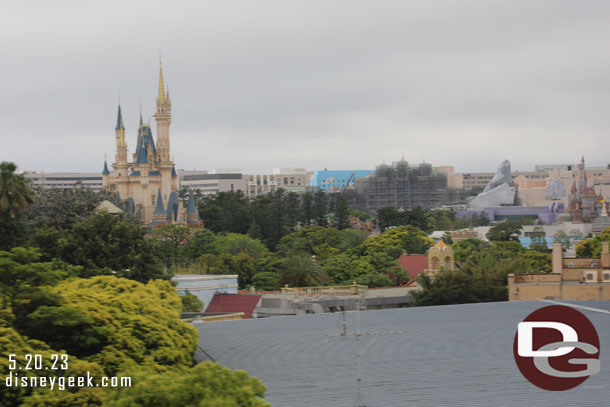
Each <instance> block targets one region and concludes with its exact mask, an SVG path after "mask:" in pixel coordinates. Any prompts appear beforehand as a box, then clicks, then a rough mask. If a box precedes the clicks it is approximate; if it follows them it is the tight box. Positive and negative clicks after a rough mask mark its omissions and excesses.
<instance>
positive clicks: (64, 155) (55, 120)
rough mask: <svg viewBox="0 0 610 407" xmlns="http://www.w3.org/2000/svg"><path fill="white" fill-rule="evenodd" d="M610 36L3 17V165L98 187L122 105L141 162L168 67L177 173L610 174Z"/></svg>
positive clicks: (266, 19)
mask: <svg viewBox="0 0 610 407" xmlns="http://www.w3.org/2000/svg"><path fill="white" fill-rule="evenodd" d="M609 22H610V2H609V1H607V0H588V1H579V0H574V1H563V0H548V1H542V0H523V1H522V0H507V1H493V0H480V1H469V0H455V1H449V0H438V1H436V0H419V1H408V0H397V1H384V0H375V1H373V0H370V1H356V0H345V1H339V0H302V1H289V0H256V1H252V0H244V1H234V0H231V1H227V0H218V1H216V0H214V1H176V0H172V1H167V0H166V1H163V2H153V1H96V2H93V1H57V0H55V1H42V0H40V1H28V0H22V1H9V0H0V50H1V51H0V52H1V53H2V58H1V60H0V74H1V75H0V80H1V81H2V83H1V84H0V119H1V123H2V130H1V131H0V141H1V143H2V145H1V147H0V151H1V154H0V160H10V161H14V162H16V163H17V164H18V165H19V167H20V168H21V169H29V170H43V171H101V169H102V166H103V161H104V153H107V154H108V161H109V163H111V162H112V161H113V160H114V151H115V144H114V143H115V139H114V125H115V120H116V109H117V94H118V93H119V91H120V97H121V105H122V109H123V112H124V123H125V127H126V132H127V143H128V147H129V149H130V151H129V153H130V154H131V153H132V152H133V148H134V145H135V140H136V133H137V124H138V111H139V103H140V99H141V100H142V106H143V112H144V117H145V119H147V118H148V117H149V116H150V115H152V114H153V113H154V103H155V97H156V90H157V80H158V73H159V52H161V53H162V55H163V67H164V72H165V79H166V81H167V83H168V84H169V87H170V93H171V98H172V104H173V105H172V115H173V118H172V120H173V122H172V126H171V128H170V140H171V149H172V151H171V153H172V155H173V156H174V158H175V162H176V165H177V167H178V168H184V169H193V168H197V169H207V170H210V169H212V168H241V169H243V170H245V171H249V172H254V173H266V172H270V171H271V170H272V169H273V168H277V167H305V168H307V169H310V170H316V169H324V168H328V169H372V168H374V167H375V165H376V164H379V163H381V162H382V160H385V161H386V162H391V161H393V160H398V159H400V157H401V156H402V154H404V157H405V159H406V160H407V161H409V162H411V163H419V162H421V161H422V160H425V161H426V162H428V163H431V164H433V165H441V164H446V165H454V166H455V168H456V170H457V171H493V170H495V168H496V167H497V165H498V164H499V163H500V161H502V160H503V159H506V158H508V159H510V160H511V162H512V167H513V170H515V169H518V170H530V169H533V166H534V165H535V164H543V163H573V162H576V161H578V160H579V159H580V155H581V154H584V156H585V158H586V160H587V165H606V164H607V163H608V162H610V154H609V153H610V137H609V133H610V23H609ZM153 122H154V119H153ZM153 134H154V135H155V137H156V128H155V127H154V126H153Z"/></svg>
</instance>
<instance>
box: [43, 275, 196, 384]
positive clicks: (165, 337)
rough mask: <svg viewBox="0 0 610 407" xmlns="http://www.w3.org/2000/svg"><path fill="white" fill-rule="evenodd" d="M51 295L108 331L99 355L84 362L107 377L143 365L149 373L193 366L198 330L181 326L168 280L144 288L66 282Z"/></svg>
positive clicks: (118, 282) (114, 281) (116, 281)
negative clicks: (92, 365) (101, 370)
mask: <svg viewBox="0 0 610 407" xmlns="http://www.w3.org/2000/svg"><path fill="white" fill-rule="evenodd" d="M53 291H54V292H56V293H57V294H59V295H61V296H62V297H63V298H64V304H63V305H64V306H66V307H69V308H73V309H76V310H78V311H80V312H81V313H82V314H83V315H85V316H86V317H88V318H91V319H92V320H93V325H94V326H98V327H103V328H105V330H106V331H107V332H106V334H107V337H106V341H105V342H104V343H103V346H102V347H101V349H100V350H99V352H96V353H95V354H92V355H88V356H87V357H86V358H85V359H86V360H88V361H91V362H95V363H97V364H99V365H100V366H102V367H103V368H104V371H105V372H106V373H107V374H109V375H115V374H117V373H118V372H122V371H127V370H132V371H133V370H141V369H142V366H144V367H145V369H148V370H153V371H167V370H169V369H179V368H181V367H189V366H191V364H192V355H193V353H194V351H195V348H196V345H197V339H198V335H197V330H196V329H195V328H193V327H192V326H191V325H189V324H187V323H184V322H181V321H180V311H181V309H182V302H181V301H180V298H179V297H178V294H177V292H176V289H175V288H174V287H173V286H172V285H171V284H170V283H169V282H168V281H161V280H153V281H150V282H149V283H148V284H146V285H144V284H141V283H138V282H136V281H132V280H127V279H123V278H117V277H114V276H98V277H93V278H89V279H73V280H67V281H64V282H62V283H61V284H59V285H57V286H55V287H54V288H53ZM58 329H60V327H56V330H55V331H56V332H57V330H58ZM60 349H61V347H60ZM64 349H65V348H64Z"/></svg>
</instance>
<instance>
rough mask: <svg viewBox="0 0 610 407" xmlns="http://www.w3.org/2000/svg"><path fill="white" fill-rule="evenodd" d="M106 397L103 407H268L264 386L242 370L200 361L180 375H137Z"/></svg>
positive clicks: (171, 373)
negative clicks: (129, 384)
mask: <svg viewBox="0 0 610 407" xmlns="http://www.w3.org/2000/svg"><path fill="white" fill-rule="evenodd" d="M134 382H135V383H136V384H135V385H134V386H132V387H125V388H121V389H118V390H117V391H114V392H112V393H109V394H108V397H107V400H106V403H105V404H104V405H105V406H106V407H173V406H180V407H220V406H227V407H228V406H235V407H271V405H270V404H269V403H265V402H264V400H263V397H264V395H265V386H263V384H262V383H261V382H260V381H259V380H258V379H257V378H255V377H253V378H251V377H249V376H248V374H247V373H246V372H244V371H242V370H235V371H232V370H230V369H228V368H225V367H222V366H221V365H219V364H217V363H211V362H204V363H201V364H198V365H197V366H195V367H193V368H191V369H188V370H186V369H185V370H182V371H180V372H169V373H164V374H140V375H136V377H135V378H134Z"/></svg>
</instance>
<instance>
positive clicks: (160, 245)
mask: <svg viewBox="0 0 610 407" xmlns="http://www.w3.org/2000/svg"><path fill="white" fill-rule="evenodd" d="M192 235H193V229H192V228H191V227H189V226H188V225H185V224H181V223H172V224H168V225H161V226H158V227H156V228H154V229H153V233H152V240H153V241H154V242H155V252H156V254H157V255H158V256H159V257H160V258H161V259H162V260H163V262H164V263H165V265H166V266H168V267H169V266H171V265H172V264H174V263H178V262H180V259H182V258H184V256H183V253H182V252H183V248H184V247H185V246H186V245H187V244H188V240H189V239H190V237H191V236H192Z"/></svg>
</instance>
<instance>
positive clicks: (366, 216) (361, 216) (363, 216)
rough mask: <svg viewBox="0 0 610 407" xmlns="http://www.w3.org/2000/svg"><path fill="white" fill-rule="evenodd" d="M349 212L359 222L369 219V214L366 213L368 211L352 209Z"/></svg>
mask: <svg viewBox="0 0 610 407" xmlns="http://www.w3.org/2000/svg"><path fill="white" fill-rule="evenodd" d="M349 214H350V216H354V217H356V218H358V219H359V220H360V221H361V222H367V221H369V220H371V216H370V215H369V214H368V212H364V211H361V210H358V209H352V210H351V211H350V213H349Z"/></svg>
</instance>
